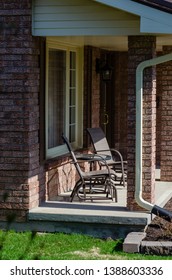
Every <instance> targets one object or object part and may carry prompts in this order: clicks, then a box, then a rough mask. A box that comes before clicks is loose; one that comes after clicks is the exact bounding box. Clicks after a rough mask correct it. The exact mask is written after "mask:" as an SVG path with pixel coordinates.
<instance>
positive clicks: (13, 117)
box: [0, 0, 44, 220]
mask: <svg viewBox="0 0 172 280" xmlns="http://www.w3.org/2000/svg"><path fill="white" fill-rule="evenodd" d="M31 2H32V1H31V0H23V1H21V0H15V1H12V0H10V1H8V0H5V1H1V2H0V14H1V20H0V25H1V26H0V27H1V28H0V42H1V43H0V64H1V79H0V118H1V126H0V130H1V133H0V158H1V160H0V219H1V220H4V219H6V216H7V215H9V214H10V213H12V214H16V215H17V217H16V220H23V219H25V214H26V211H27V209H28V208H29V207H33V206H36V205H38V203H39V200H41V199H42V198H43V197H44V183H43V181H44V180H43V178H42V176H41V175H40V174H41V172H40V171H41V167H40V166H39V143H38V142H39V140H38V136H39V135H38V131H39V40H38V38H34V37H32V35H31V22H32V19H31V14H32V9H31ZM28 178H29V179H28Z"/></svg>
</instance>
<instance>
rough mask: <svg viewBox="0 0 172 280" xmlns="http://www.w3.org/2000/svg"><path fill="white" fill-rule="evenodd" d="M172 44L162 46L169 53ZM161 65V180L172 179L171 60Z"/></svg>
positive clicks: (171, 50) (164, 51)
mask: <svg viewBox="0 0 172 280" xmlns="http://www.w3.org/2000/svg"><path fill="white" fill-rule="evenodd" d="M171 52H172V46H166V47H164V48H163V53H164V54H167V53H171ZM161 65H162V117H161V118H162V119H161V180H162V181H172V109H171V108H172V76H171V74H172V62H171V61H169V62H167V63H163V64H161Z"/></svg>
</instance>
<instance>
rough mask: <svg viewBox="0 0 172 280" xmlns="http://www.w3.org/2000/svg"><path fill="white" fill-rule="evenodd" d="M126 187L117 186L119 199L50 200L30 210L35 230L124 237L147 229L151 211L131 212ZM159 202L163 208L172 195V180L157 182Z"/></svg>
mask: <svg viewBox="0 0 172 280" xmlns="http://www.w3.org/2000/svg"><path fill="white" fill-rule="evenodd" d="M126 193H127V192H126V188H123V187H121V186H119V187H118V202H117V203H115V202H112V201H111V200H109V201H99V202H94V203H89V202H77V201H74V202H72V203H71V202H65V201H55V200H54V201H47V202H44V203H42V204H41V205H40V206H39V207H37V208H34V209H31V210H30V211H29V213H28V222H29V224H30V226H31V228H32V230H36V231H46V232H65V233H83V234H88V235H92V236H96V237H100V238H108V237H111V238H113V239H116V238H125V237H126V235H127V234H128V233H129V232H132V231H137V232H138V231H144V229H145V227H146V226H147V225H148V224H149V223H150V221H151V218H152V217H151V214H150V213H149V212H148V211H146V210H145V211H143V212H136V211H128V210H127V208H126ZM155 194H156V195H155V200H156V205H159V206H161V207H163V206H164V205H165V204H166V202H167V201H168V200H169V199H170V198H171V196H172V182H160V181H158V180H157V181H156V188H155Z"/></svg>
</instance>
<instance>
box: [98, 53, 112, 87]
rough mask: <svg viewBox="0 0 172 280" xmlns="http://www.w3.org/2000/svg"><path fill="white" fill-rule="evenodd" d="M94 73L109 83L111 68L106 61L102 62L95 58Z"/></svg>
mask: <svg viewBox="0 0 172 280" xmlns="http://www.w3.org/2000/svg"><path fill="white" fill-rule="evenodd" d="M96 73H98V74H101V76H102V80H103V81H105V82H106V81H110V80H111V78H112V67H111V66H110V65H109V64H108V62H107V61H106V62H104V61H101V60H100V59H99V58H97V59H96Z"/></svg>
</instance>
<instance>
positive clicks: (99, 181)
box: [62, 135, 117, 202]
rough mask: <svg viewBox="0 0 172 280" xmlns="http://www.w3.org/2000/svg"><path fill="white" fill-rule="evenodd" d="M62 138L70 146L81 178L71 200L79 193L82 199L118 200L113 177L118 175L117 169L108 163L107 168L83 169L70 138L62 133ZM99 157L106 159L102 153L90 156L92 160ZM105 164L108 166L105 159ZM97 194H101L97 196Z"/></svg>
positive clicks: (70, 151) (71, 154) (73, 161)
mask: <svg viewBox="0 0 172 280" xmlns="http://www.w3.org/2000/svg"><path fill="white" fill-rule="evenodd" d="M62 138H63V141H64V143H65V144H66V146H67V148H68V151H69V153H70V156H71V158H72V163H73V164H74V165H75V167H76V170H77V173H78V175H79V179H78V180H77V182H76V184H75V186H74V188H73V190H72V193H71V196H70V201H71V202H72V201H73V199H74V197H75V195H77V196H78V197H79V199H80V200H94V199H98V200H100V199H109V198H110V199H112V200H115V202H117V189H116V186H115V181H114V180H113V178H114V177H115V176H116V173H115V171H114V170H111V169H110V168H109V167H108V165H107V168H106V169H102V170H92V171H89V172H84V171H82V169H81V167H80V164H79V161H78V160H77V157H76V155H75V153H74V151H73V149H72V147H71V145H70V143H69V141H68V139H67V138H66V137H65V136H64V135H62ZM95 156H96V159H95ZM97 156H98V157H97ZM86 158H87V157H86ZM97 158H99V159H100V160H101V161H104V160H103V157H101V155H94V154H91V155H90V156H89V157H88V159H90V161H91V160H92V161H95V160H97ZM104 165H105V166H106V163H105V161H104ZM97 194H98V195H99V196H97ZM100 194H101V196H100ZM102 194H105V196H102Z"/></svg>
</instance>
